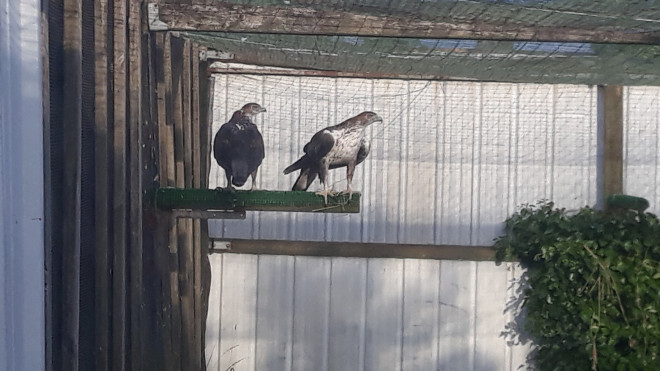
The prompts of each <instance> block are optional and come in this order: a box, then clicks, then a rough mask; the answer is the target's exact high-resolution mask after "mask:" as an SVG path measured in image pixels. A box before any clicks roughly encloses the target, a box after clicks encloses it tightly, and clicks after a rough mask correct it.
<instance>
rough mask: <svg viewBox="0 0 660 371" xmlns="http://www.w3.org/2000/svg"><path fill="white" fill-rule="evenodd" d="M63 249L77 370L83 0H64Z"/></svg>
mask: <svg viewBox="0 0 660 371" xmlns="http://www.w3.org/2000/svg"><path fill="white" fill-rule="evenodd" d="M63 5H64V30H63V31H64V32H63V48H64V58H63V66H64V71H63V78H64V85H63V93H64V94H63V99H62V123H63V124H62V132H63V143H64V145H63V161H64V166H63V169H64V177H63V185H62V190H63V202H62V205H63V215H62V228H63V232H62V235H63V241H62V242H63V250H62V261H61V264H62V266H63V269H62V278H61V280H62V281H61V282H62V293H61V295H62V298H63V299H62V312H63V313H64V314H65V316H64V318H63V319H62V349H60V350H59V351H61V353H62V355H61V362H62V364H61V367H62V369H64V370H72V371H77V370H78V359H79V329H80V326H79V318H80V215H81V213H80V207H81V206H80V187H81V183H80V182H81V131H82V117H81V115H82V112H81V107H82V102H81V98H82V97H81V93H82V23H81V22H82V2H81V0H64V2H63Z"/></svg>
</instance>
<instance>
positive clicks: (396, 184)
mask: <svg viewBox="0 0 660 371" xmlns="http://www.w3.org/2000/svg"><path fill="white" fill-rule="evenodd" d="M215 89H216V90H215V92H216V96H215V100H214V125H213V132H214V133H215V132H216V131H217V130H218V128H219V127H220V125H221V124H222V123H224V122H226V121H227V120H228V118H229V117H230V116H231V113H232V112H233V111H235V110H237V109H239V108H240V107H241V106H242V105H243V104H244V103H247V102H250V101H255V102H258V103H260V104H262V105H263V106H264V107H266V108H267V110H268V112H267V113H265V114H262V115H260V116H259V117H258V118H257V125H258V126H259V127H260V129H261V132H262V134H263V136H264V140H265V143H266V158H265V160H264V163H263V165H262V166H261V168H260V169H261V170H260V173H259V177H258V180H259V181H258V184H257V185H258V186H259V187H260V188H263V189H271V190H287V189H290V187H291V186H292V185H293V182H294V180H295V178H296V176H297V174H291V175H283V174H282V170H284V168H285V167H286V166H288V165H289V164H291V163H292V162H293V161H295V160H296V159H297V158H298V157H299V156H300V155H301V154H302V147H303V146H304V144H305V143H306V142H307V141H308V140H309V139H310V138H311V136H312V135H313V134H314V133H315V132H316V131H318V130H320V129H322V128H324V127H326V126H329V125H333V124H336V123H339V122H341V121H343V120H345V119H347V118H349V117H352V116H354V115H356V114H358V113H360V112H362V111H365V110H373V111H375V112H377V113H378V114H380V115H381V116H382V117H383V119H384V122H383V123H382V124H380V123H376V124H374V125H372V126H371V127H370V128H369V129H368V130H367V135H368V136H369V137H370V138H371V139H372V150H371V154H370V155H369V157H368V158H367V160H366V161H365V162H364V163H363V164H361V165H359V166H358V168H357V170H356V174H355V178H354V180H353V189H355V190H359V191H361V192H362V194H363V200H362V212H361V213H360V214H351V215H342V214H328V215H317V214H312V213H273V212H250V213H248V217H247V220H245V221H236V220H232V221H211V222H209V228H210V235H211V237H215V238H254V239H278V240H326V241H351V242H386V243H415V244H463V245H487V244H491V242H492V240H493V238H494V237H496V236H497V235H498V233H499V231H500V228H501V225H502V222H503V221H504V220H505V219H506V217H507V216H508V215H510V214H511V213H512V212H514V211H515V210H516V209H517V208H518V207H519V206H520V205H521V204H523V203H535V202H537V201H539V200H540V199H550V200H553V201H555V202H556V203H557V205H558V206H560V207H565V208H568V209H572V208H578V207H581V206H585V205H593V204H594V203H595V202H596V184H597V182H596V160H597V159H596V150H597V145H596V138H597V135H596V130H597V125H596V99H597V98H596V89H595V88H593V87H587V86H574V85H533V84H518V85H516V84H498V83H468V82H430V81H405V80H365V79H344V78H341V79H331V78H316V77H287V76H251V75H218V76H217V78H216V87H215ZM345 178H346V173H345V170H344V169H338V170H334V171H331V175H330V181H331V183H332V184H334V187H335V189H336V190H343V189H345V187H346V182H345ZM248 183H249V182H248ZM210 185H211V187H216V186H225V177H224V172H223V170H222V169H220V168H219V167H218V166H217V164H216V163H215V161H213V165H212V169H211V180H210ZM317 189H319V185H318V181H317V182H316V183H315V184H314V185H312V187H311V189H310V190H317Z"/></svg>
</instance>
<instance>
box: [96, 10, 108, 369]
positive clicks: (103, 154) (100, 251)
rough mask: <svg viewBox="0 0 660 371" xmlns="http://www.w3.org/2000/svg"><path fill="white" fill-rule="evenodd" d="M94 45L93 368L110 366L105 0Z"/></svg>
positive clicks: (106, 13) (100, 11)
mask: <svg viewBox="0 0 660 371" xmlns="http://www.w3.org/2000/svg"><path fill="white" fill-rule="evenodd" d="M94 16H95V27H94V37H95V42H94V48H95V58H94V60H95V64H96V66H95V72H94V75H95V77H94V78H95V83H96V87H95V92H94V94H95V102H94V112H95V118H94V120H95V128H94V133H95V137H94V148H95V153H94V157H95V168H96V169H95V182H96V184H95V186H94V187H95V190H96V195H95V201H94V207H95V212H96V215H95V228H96V229H95V236H96V241H95V249H96V253H95V261H96V274H95V296H96V299H95V310H96V344H95V349H96V354H95V358H96V369H97V370H99V371H107V370H110V363H109V362H110V333H111V329H110V318H111V307H110V303H111V300H112V297H111V292H110V290H108V287H110V282H111V275H110V269H108V268H109V267H110V258H109V253H110V235H109V228H108V226H109V225H110V220H111V219H110V197H109V196H110V194H109V191H110V167H109V166H110V164H111V162H110V161H109V159H110V158H111V157H112V152H111V148H110V146H109V141H110V138H109V133H108V127H109V126H110V117H111V113H110V111H109V110H110V107H112V99H113V96H112V92H111V91H109V89H110V80H109V78H111V76H109V64H108V63H109V61H108V49H109V48H111V45H110V44H109V40H108V39H109V37H111V36H112V35H111V34H110V33H109V32H108V19H107V17H108V0H99V1H97V2H96V5H95V7H94Z"/></svg>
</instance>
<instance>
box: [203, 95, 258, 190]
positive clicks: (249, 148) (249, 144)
mask: <svg viewBox="0 0 660 371" xmlns="http://www.w3.org/2000/svg"><path fill="white" fill-rule="evenodd" d="M261 112H266V109H265V108H263V107H261V106H260V105H259V104H257V103H248V104H246V105H244V106H243V108H241V109H240V110H238V111H236V112H234V114H233V115H232V117H231V119H230V120H229V121H228V122H226V123H225V124H223V125H222V126H221V127H220V130H218V132H217V133H216V134H215V138H214V139H213V157H215V160H216V161H217V162H218V165H220V167H221V168H223V169H224V170H225V176H226V177H227V189H229V190H233V187H232V185H234V186H236V187H240V186H242V185H243V184H245V182H246V181H247V178H248V176H249V175H252V190H254V189H256V177H257V170H259V165H261V161H262V160H263V159H264V139H263V137H262V136H261V133H260V132H259V128H257V125H255V124H254V122H252V118H253V117H254V116H256V115H257V114H259V113H261Z"/></svg>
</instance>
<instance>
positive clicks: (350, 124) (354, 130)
mask: <svg viewBox="0 0 660 371" xmlns="http://www.w3.org/2000/svg"><path fill="white" fill-rule="evenodd" d="M378 121H380V122H382V121H383V119H382V118H381V117H380V116H378V115H377V114H376V113H374V112H370V111H366V112H362V113H360V114H359V115H357V116H355V117H351V118H350V119H348V120H346V121H344V122H342V123H340V124H337V125H334V126H328V127H327V128H325V129H322V130H321V131H319V132H317V133H316V134H314V136H313V137H312V139H311V140H310V141H309V143H307V144H305V147H304V148H303V151H304V152H305V154H304V155H303V156H302V157H301V158H300V159H298V161H296V162H294V163H293V164H292V165H290V166H289V167H287V168H286V169H284V174H289V173H291V172H293V171H296V170H299V169H300V175H298V179H296V183H295V184H294V185H293V190H294V191H306V190H307V188H309V186H310V185H311V184H312V182H313V181H314V179H316V176H317V175H318V177H319V180H320V181H321V185H322V186H323V191H320V192H317V194H318V195H321V196H323V198H324V200H325V203H326V204H327V203H328V195H329V194H332V192H331V191H329V190H328V184H327V178H328V170H330V169H336V168H338V167H344V166H345V167H346V182H347V186H346V191H344V193H348V195H349V199H350V197H351V196H352V195H353V190H352V189H351V181H352V180H353V173H354V172H355V165H357V164H359V163H361V162H362V161H364V159H365V158H366V157H367V155H369V150H370V147H371V144H370V143H369V140H368V139H367V138H365V136H364V130H365V129H366V128H367V126H369V125H371V124H373V123H374V122H378Z"/></svg>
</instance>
